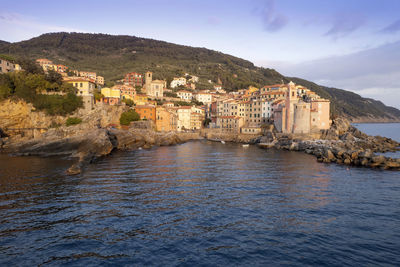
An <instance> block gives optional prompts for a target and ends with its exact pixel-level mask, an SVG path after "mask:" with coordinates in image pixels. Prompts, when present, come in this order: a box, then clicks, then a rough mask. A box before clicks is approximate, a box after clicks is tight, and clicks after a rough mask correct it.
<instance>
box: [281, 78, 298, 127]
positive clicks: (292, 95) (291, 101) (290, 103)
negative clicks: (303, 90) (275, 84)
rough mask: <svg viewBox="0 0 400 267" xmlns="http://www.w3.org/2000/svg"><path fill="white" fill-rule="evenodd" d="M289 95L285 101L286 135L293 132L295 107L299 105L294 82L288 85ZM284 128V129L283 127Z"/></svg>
mask: <svg viewBox="0 0 400 267" xmlns="http://www.w3.org/2000/svg"><path fill="white" fill-rule="evenodd" d="M287 87H288V89H287V93H286V99H285V108H286V125H285V131H283V129H282V132H286V133H291V132H292V130H293V121H294V105H295V104H296V103H297V89H296V85H295V84H294V82H292V81H290V82H289V83H288V84H287ZM282 128H283V127H282Z"/></svg>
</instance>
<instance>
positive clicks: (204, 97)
mask: <svg viewBox="0 0 400 267" xmlns="http://www.w3.org/2000/svg"><path fill="white" fill-rule="evenodd" d="M195 98H196V100H197V101H199V102H203V104H205V105H210V104H211V102H212V94H208V93H203V92H199V93H197V94H196V95H195Z"/></svg>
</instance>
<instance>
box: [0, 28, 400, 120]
mask: <svg viewBox="0 0 400 267" xmlns="http://www.w3.org/2000/svg"><path fill="white" fill-rule="evenodd" d="M0 54H9V55H12V56H14V57H16V58H23V57H29V58H32V59H36V58H40V57H45V58H49V59H51V60H53V61H55V62H57V63H59V64H65V65H68V66H69V67H71V68H74V69H79V70H88V71H96V72H97V73H98V74H99V75H102V76H104V77H105V78H106V80H111V81H116V80H119V79H121V78H123V74H124V73H127V72H130V71H136V72H145V71H147V70H151V71H153V72H154V77H155V78H156V79H166V80H167V81H168V80H170V79H171V78H172V77H174V76H179V75H182V74H184V73H185V72H188V73H190V74H193V75H197V76H199V77H200V82H199V84H198V86H197V87H198V88H200V89H203V88H204V89H206V88H210V87H211V85H210V84H209V83H208V82H207V80H212V81H213V82H214V83H219V82H221V83H222V84H223V86H224V88H226V89H227V90H228V91H233V90H237V89H240V88H246V87H248V86H249V85H254V86H263V85H267V84H275V83H281V82H288V81H289V80H293V81H294V82H296V83H298V84H302V85H304V86H307V87H309V88H310V89H312V90H314V91H316V92H317V93H318V94H320V95H321V96H322V97H325V98H329V99H330V100H331V101H332V115H333V116H337V115H341V116H347V117H349V118H357V117H358V118H359V117H361V116H362V117H370V118H372V120H374V118H375V119H376V120H380V119H382V118H385V119H386V120H388V119H389V120H390V119H392V120H398V121H400V111H399V110H398V109H395V108H391V107H387V106H385V105H384V104H383V103H381V102H379V101H376V100H372V99H366V98H362V97H361V96H359V95H357V94H355V93H352V92H348V91H345V90H341V89H335V88H328V87H324V86H319V85H317V84H315V83H312V82H309V81H306V80H303V79H300V78H289V77H284V76H283V75H281V74H280V73H278V72H277V71H275V70H273V69H268V68H261V67H257V66H254V64H253V63H251V62H250V61H247V60H243V59H240V58H237V57H234V56H231V55H227V54H223V53H221V52H217V51H213V50H209V49H206V48H195V47H190V46H183V45H176V44H172V43H167V42H163V41H157V40H152V39H146V38H138V37H134V36H121V35H119V36H114V35H106V34H84V33H49V34H44V35H41V36H39V37H36V38H32V39H30V40H27V41H22V42H17V43H7V42H1V41H0Z"/></svg>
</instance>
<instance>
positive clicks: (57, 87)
mask: <svg viewBox="0 0 400 267" xmlns="http://www.w3.org/2000/svg"><path fill="white" fill-rule="evenodd" d="M74 92H75V88H73V87H72V85H69V84H64V83H62V82H61V84H60V82H59V81H57V78H54V77H52V76H48V75H44V74H34V73H28V72H26V71H24V72H17V73H7V74H0V100H4V99H6V98H14V99H22V100H25V101H26V102H28V103H32V104H33V106H34V107H35V109H36V110H43V111H45V112H46V113H48V114H49V115H67V114H70V113H72V112H74V111H75V110H76V109H77V108H80V107H82V105H83V104H82V99H81V97H78V96H76V95H75V93H74Z"/></svg>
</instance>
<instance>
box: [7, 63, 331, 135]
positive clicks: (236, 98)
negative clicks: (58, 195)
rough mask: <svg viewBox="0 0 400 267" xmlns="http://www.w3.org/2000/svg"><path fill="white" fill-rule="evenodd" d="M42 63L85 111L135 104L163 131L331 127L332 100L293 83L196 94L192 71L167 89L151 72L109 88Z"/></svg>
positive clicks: (88, 75)
mask: <svg viewBox="0 0 400 267" xmlns="http://www.w3.org/2000/svg"><path fill="white" fill-rule="evenodd" d="M37 63H38V64H39V65H40V66H41V67H42V68H43V70H44V71H46V72H48V71H49V70H54V71H56V72H58V73H60V74H61V75H62V76H63V80H64V81H65V82H67V83H70V84H72V85H73V86H74V87H76V88H77V94H78V95H79V96H82V99H83V102H84V109H85V110H92V109H93V107H94V105H96V104H102V105H104V104H105V105H125V103H126V102H128V100H130V102H131V103H133V104H134V105H135V106H134V109H135V110H136V112H137V113H138V114H139V115H140V118H141V119H142V120H149V121H152V122H153V123H154V125H155V127H156V129H157V130H158V131H184V130H199V129H201V128H202V127H205V126H204V122H207V123H206V125H207V127H209V128H213V129H215V130H219V131H221V132H225V133H234V134H238V133H241V134H260V133H261V132H262V131H263V129H264V127H265V126H266V125H271V124H274V126H275V128H276V129H277V130H278V131H280V132H283V133H295V134H307V133H313V132H319V131H320V130H322V129H328V128H329V127H330V120H329V117H330V116H329V113H330V101H329V100H327V99H324V98H321V97H320V96H319V95H317V94H316V93H315V92H313V91H311V90H310V89H308V88H306V87H304V86H301V85H296V84H295V83H293V82H289V83H287V84H284V83H282V84H275V85H267V86H264V87H262V88H255V87H252V86H250V87H249V88H247V89H242V90H238V91H236V92H229V93H227V92H226V91H225V90H224V89H223V88H222V85H220V84H217V85H215V86H214V90H196V83H197V82H198V81H199V78H198V77H196V76H194V75H189V74H188V73H186V74H185V76H184V77H175V78H173V79H172V81H171V82H170V83H169V86H167V82H166V81H164V80H153V74H152V72H146V73H145V74H140V73H136V72H130V73H127V74H126V75H125V77H124V79H123V80H121V83H120V84H117V85H114V86H113V87H111V88H109V87H104V78H103V77H102V76H99V75H96V73H95V72H89V71H77V70H70V69H69V68H68V67H67V66H64V65H59V64H54V63H53V62H52V61H50V60H48V59H43V58H42V59H38V60H37ZM0 67H1V68H0V71H1V72H2V73H4V72H9V71H14V70H18V68H19V66H18V65H17V64H13V63H11V62H8V61H6V60H0ZM71 73H72V75H71ZM96 90H97V91H98V92H101V98H100V99H95V97H94V94H95V92H96ZM168 93H170V94H168ZM184 102H187V105H182V103H184ZM193 102H195V103H197V104H200V105H194V103H193ZM176 104H178V105H176Z"/></svg>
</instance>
